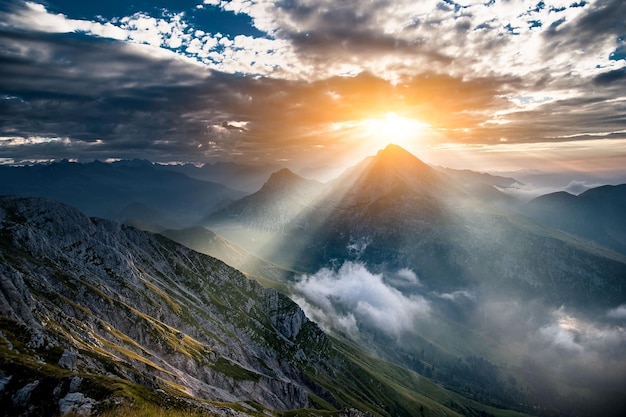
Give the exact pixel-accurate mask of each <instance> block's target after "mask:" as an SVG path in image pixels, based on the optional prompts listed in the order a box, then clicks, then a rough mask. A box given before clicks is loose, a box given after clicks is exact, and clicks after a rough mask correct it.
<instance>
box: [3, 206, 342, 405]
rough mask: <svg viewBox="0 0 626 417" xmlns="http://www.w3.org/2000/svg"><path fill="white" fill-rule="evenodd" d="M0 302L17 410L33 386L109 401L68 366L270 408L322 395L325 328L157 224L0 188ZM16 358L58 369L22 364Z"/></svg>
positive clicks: (8, 390) (40, 391)
mask: <svg viewBox="0 0 626 417" xmlns="http://www.w3.org/2000/svg"><path fill="white" fill-rule="evenodd" d="M0 315H1V316H2V327H0V329H1V330H2V333H1V334H0V348H1V349H2V350H3V352H4V353H6V355H4V357H5V359H3V361H2V363H1V365H2V366H0V398H1V401H2V403H3V409H5V410H7V409H8V410H11V412H10V413H12V414H20V413H22V414H24V415H30V414H36V413H37V410H38V409H37V406H36V405H35V406H33V404H34V403H33V402H32V401H30V399H32V398H35V397H39V398H44V397H45V398H47V399H48V400H50V401H52V402H53V404H54V407H52V408H54V409H53V410H48V412H49V413H50V414H54V413H56V412H67V411H75V412H78V413H85V414H88V413H89V412H91V410H93V409H96V408H98V407H101V406H103V404H104V403H103V402H102V401H103V398H105V397H106V398H108V399H107V401H109V400H110V395H104V394H102V393H93V392H92V393H89V392H88V391H89V390H87V391H85V390H81V388H80V386H81V382H80V381H82V379H81V380H80V381H79V380H78V379H74V378H79V379H80V378H87V379H89V380H92V379H93V378H102V379H104V380H106V381H109V382H108V383H110V384H111V385H115V384H116V383H118V382H120V381H125V382H129V383H139V384H141V385H144V386H148V387H150V388H153V389H159V390H163V392H164V393H173V394H175V395H184V394H186V395H189V396H193V397H196V398H199V399H206V400H212V401H224V402H231V403H233V402H243V401H251V402H254V403H256V404H259V405H260V406H262V407H265V408H268V409H293V408H305V407H310V406H311V403H310V400H309V398H310V396H309V394H311V393H316V394H319V395H322V396H328V395H327V393H325V391H324V390H323V389H322V388H321V387H318V386H316V385H315V384H314V383H313V382H311V380H310V379H309V378H308V377H307V376H306V372H307V371H309V370H312V369H324V364H323V363H322V362H323V361H322V360H321V359H320V358H321V357H323V355H324V353H325V352H327V351H328V350H329V349H330V341H329V339H327V337H326V336H325V335H324V333H323V332H321V331H320V330H319V329H318V327H317V326H316V325H315V324H313V323H312V322H310V321H309V320H308V319H307V318H306V317H305V316H304V313H303V312H302V310H300V309H299V307H297V305H296V304H294V303H292V302H291V301H290V300H289V299H287V298H286V297H284V296H282V295H280V294H278V293H277V292H276V291H274V290H271V289H266V288H263V287H261V286H260V285H258V284H257V283H256V282H254V281H250V280H248V279H247V278H246V277H245V276H244V275H243V274H241V273H239V272H238V271H236V270H234V269H232V268H230V267H228V266H227V265H225V264H224V263H222V262H220V261H218V260H216V259H214V258H210V257H208V256H205V255H201V254H198V253H196V252H194V251H192V250H190V249H187V248H185V247H183V246H180V245H178V244H176V243H174V242H172V241H169V240H167V239H166V238H163V237H162V236H159V235H153V234H149V233H144V232H140V231H138V230H135V229H133V228H130V227H125V226H121V225H119V224H116V223H113V222H110V221H105V220H99V219H90V218H88V217H85V216H83V215H82V214H81V213H80V212H78V211H77V210H74V209H72V208H70V207H67V206H64V205H61V204H58V203H54V202H51V201H48V200H44V199H20V198H14V197H2V198H0ZM25 358H26V359H25ZM24 361H26V362H28V363H31V362H32V363H39V364H40V365H41V367H43V368H44V369H46V370H48V371H47V372H48V374H50V373H54V372H59V375H57V376H58V378H57V379H56V380H55V381H56V382H54V383H52V382H50V381H48V380H47V379H46V378H43V377H35V376H33V375H30V376H28V375H27V376H25V375H23V374H19V372H18V369H19V366H18V364H22V365H23V364H24ZM53 370H57V371H53ZM47 378H48V379H50V375H48V377H47ZM85 385H86V386H89V384H85ZM105 385H106V384H105ZM164 395H165V394H164ZM329 398H332V397H329ZM35 403H36V402H35ZM6 407H8V408H6ZM33 407H35V408H33ZM29 410H30V411H29ZM39 411H41V410H39Z"/></svg>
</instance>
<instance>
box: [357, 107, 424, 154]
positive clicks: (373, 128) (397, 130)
mask: <svg viewBox="0 0 626 417" xmlns="http://www.w3.org/2000/svg"><path fill="white" fill-rule="evenodd" d="M359 124H360V125H361V127H362V128H363V130H364V134H365V135H366V136H367V137H368V138H369V139H370V140H371V141H372V142H375V144H376V145H378V146H379V147H382V146H386V145H387V144H389V143H395V144H397V145H400V146H404V147H411V146H412V145H415V144H416V142H417V141H419V138H420V136H421V135H422V134H423V133H424V130H425V129H426V128H428V127H429V125H428V124H426V123H424V122H422V121H420V120H417V119H412V118H407V117H404V116H400V115H398V114H396V113H393V112H388V113H385V114H384V115H383V116H382V117H377V118H369V119H364V120H362V121H360V123H359Z"/></svg>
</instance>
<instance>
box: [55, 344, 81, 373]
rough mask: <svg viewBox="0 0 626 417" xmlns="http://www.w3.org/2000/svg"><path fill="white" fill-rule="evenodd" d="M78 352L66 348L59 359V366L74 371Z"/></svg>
mask: <svg viewBox="0 0 626 417" xmlns="http://www.w3.org/2000/svg"><path fill="white" fill-rule="evenodd" d="M77 360H78V353H77V352H76V351H74V350H72V349H65V350H64V351H63V354H62V355H61V358H60V359H59V366H60V367H62V368H65V369H69V370H72V371H75V370H76V362H77Z"/></svg>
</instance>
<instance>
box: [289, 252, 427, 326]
mask: <svg viewBox="0 0 626 417" xmlns="http://www.w3.org/2000/svg"><path fill="white" fill-rule="evenodd" d="M401 274H404V275H407V271H406V270H405V271H404V272H402V273H401ZM413 275H414V274H413ZM294 291H295V292H296V294H298V295H299V296H298V297H296V301H297V302H298V303H299V304H300V305H301V306H302V308H303V309H304V311H305V312H306V313H307V314H308V315H309V316H310V318H311V319H313V320H314V321H316V322H317V323H318V324H320V325H322V326H323V327H325V328H327V329H334V330H341V331H346V332H348V333H352V334H355V333H356V332H358V331H360V330H362V329H364V328H375V329H377V330H379V331H382V332H384V333H386V334H388V335H389V336H398V335H400V334H401V333H403V332H409V331H412V330H413V328H414V320H415V319H416V318H417V317H424V316H427V315H428V314H429V312H430V305H429V303H428V301H426V300H425V299H424V298H423V297H421V296H418V295H411V296H406V295H404V294H402V293H401V292H400V291H398V290H397V289H395V288H393V287H391V286H389V285H387V284H385V282H384V280H383V275H382V274H373V273H371V272H369V271H368V270H367V268H366V267H365V265H363V264H361V263H353V262H346V263H344V264H343V265H342V266H341V268H339V269H338V270H336V271H334V270H331V269H327V268H323V269H321V270H319V271H318V272H316V273H315V274H313V275H302V276H301V277H299V278H298V280H297V282H296V284H295V285H294Z"/></svg>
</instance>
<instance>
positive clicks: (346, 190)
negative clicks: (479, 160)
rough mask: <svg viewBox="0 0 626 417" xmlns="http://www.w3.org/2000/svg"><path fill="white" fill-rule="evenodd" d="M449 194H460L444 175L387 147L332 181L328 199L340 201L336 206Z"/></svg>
mask: <svg viewBox="0 0 626 417" xmlns="http://www.w3.org/2000/svg"><path fill="white" fill-rule="evenodd" d="M450 192H453V193H454V194H455V195H460V194H462V193H461V192H460V191H459V190H458V189H457V188H456V186H455V184H454V183H453V182H452V181H450V180H449V178H448V177H447V176H446V175H444V174H442V173H441V172H439V171H437V170H435V169H434V168H432V167H431V166H429V165H428V164H426V163H424V162H423V161H421V160H420V159H419V158H417V157H416V156H415V155H413V154H412V153H410V152H409V151H407V150H406V149H404V148H402V147H400V146H398V145H393V144H390V145H387V147H386V148H385V149H382V150H380V151H378V153H377V154H376V156H373V157H370V158H366V159H364V160H363V161H362V162H360V163H359V164H357V165H356V166H354V167H353V168H351V169H349V170H348V171H346V172H345V173H344V174H343V175H341V176H340V177H339V178H337V180H335V181H333V183H332V190H331V192H329V193H328V196H329V198H341V199H342V200H343V202H342V203H339V202H337V203H336V205H343V204H348V205H354V204H356V205H362V204H369V203H372V202H375V201H377V200H379V199H381V198H383V197H385V196H387V197H388V198H392V199H393V200H394V201H395V203H396V204H397V203H398V202H400V201H401V200H406V199H410V198H413V197H415V198H420V199H423V198H428V199H431V197H436V196H444V195H446V194H448V193H450ZM387 197H385V198H387Z"/></svg>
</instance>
